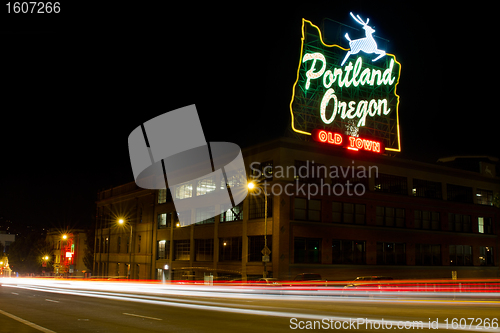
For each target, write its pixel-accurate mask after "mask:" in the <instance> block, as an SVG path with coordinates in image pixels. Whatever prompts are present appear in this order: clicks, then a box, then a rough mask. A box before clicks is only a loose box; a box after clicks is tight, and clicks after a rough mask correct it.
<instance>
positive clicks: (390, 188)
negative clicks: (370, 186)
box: [375, 173, 408, 195]
mask: <svg viewBox="0 0 500 333" xmlns="http://www.w3.org/2000/svg"><path fill="white" fill-rule="evenodd" d="M375 191H379V192H386V193H392V194H402V195H408V182H407V180H406V177H400V176H393V175H386V174H383V173H381V174H379V176H378V178H375Z"/></svg>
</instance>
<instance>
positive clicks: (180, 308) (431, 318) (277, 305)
mask: <svg viewBox="0 0 500 333" xmlns="http://www.w3.org/2000/svg"><path fill="white" fill-rule="evenodd" d="M0 283H2V281H0ZM0 300H1V301H0V332H15V333H21V332H47V333H52V332H58V333H61V332H181V331H182V332H232V333H233V332H237V333H242V332H290V331H291V330H305V329H309V328H311V330H312V329H313V328H314V327H315V326H314V325H316V330H315V331H323V330H324V331H330V330H335V329H350V330H356V331H372V332H373V331H380V329H382V328H386V329H387V328H391V329H395V330H408V329H410V330H414V329H422V328H424V329H428V328H429V327H431V328H433V329H434V328H437V329H438V330H440V331H445V330H446V331H452V328H459V327H460V319H461V318H464V319H463V320H462V322H461V326H462V329H465V330H466V331H474V330H476V331H482V332H500V329H499V328H498V320H499V318H500V299H498V297H490V298H478V297H474V298H472V297H467V296H463V295H462V297H460V298H459V299H457V297H455V299H452V298H450V297H437V298H436V297H433V298H431V299H429V297H427V296H425V295H422V297H415V296H413V297H406V295H398V297H397V298H394V297H386V296H385V295H376V296H373V295H372V296H368V297H366V296H364V295H363V296H362V297H339V296H325V295H322V294H321V293H318V291H317V290H316V291H315V290H298V291H293V290H292V291H288V292H283V291H281V290H279V289H265V288H260V289H259V288H235V287H216V286H195V287H193V286H182V285H180V286H162V285H156V284H144V285H138V284H128V283H120V284H116V283H115V284H106V283H98V282H95V283H91V282H88V283H86V284H83V285H82V284H77V283H74V284H73V283H68V282H55V283H47V284H45V283H32V282H27V283H17V282H16V281H9V282H8V283H5V281H4V282H3V283H2V287H0ZM453 318H457V319H458V320H457V321H456V324H455V325H452V320H453ZM485 318H489V320H487V321H485ZM494 318H496V320H495V321H492V319H494ZM446 320H448V322H446ZM495 323H496V325H495ZM492 324H493V325H492ZM452 326H453V327H452ZM446 327H448V330H447V329H446Z"/></svg>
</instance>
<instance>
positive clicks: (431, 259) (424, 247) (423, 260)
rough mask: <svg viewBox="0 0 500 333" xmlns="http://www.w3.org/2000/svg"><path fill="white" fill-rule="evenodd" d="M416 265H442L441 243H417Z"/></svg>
mask: <svg viewBox="0 0 500 333" xmlns="http://www.w3.org/2000/svg"><path fill="white" fill-rule="evenodd" d="M415 265H423V266H439V265H441V245H429V244H415Z"/></svg>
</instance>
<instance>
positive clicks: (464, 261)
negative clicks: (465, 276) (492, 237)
mask: <svg viewBox="0 0 500 333" xmlns="http://www.w3.org/2000/svg"><path fill="white" fill-rule="evenodd" d="M448 252H449V254H450V266H472V247H471V246H470V245H450V247H449V250H448Z"/></svg>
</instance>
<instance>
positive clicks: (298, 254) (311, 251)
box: [293, 237, 321, 264]
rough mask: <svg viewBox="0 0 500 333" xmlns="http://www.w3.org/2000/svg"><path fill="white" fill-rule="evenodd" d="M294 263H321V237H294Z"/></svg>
mask: <svg viewBox="0 0 500 333" xmlns="http://www.w3.org/2000/svg"><path fill="white" fill-rule="evenodd" d="M293 258H294V263H296V264H298V263H303V264H319V263H321V238H304V237H295V238H294V241H293Z"/></svg>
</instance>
